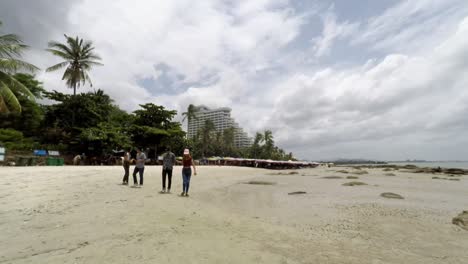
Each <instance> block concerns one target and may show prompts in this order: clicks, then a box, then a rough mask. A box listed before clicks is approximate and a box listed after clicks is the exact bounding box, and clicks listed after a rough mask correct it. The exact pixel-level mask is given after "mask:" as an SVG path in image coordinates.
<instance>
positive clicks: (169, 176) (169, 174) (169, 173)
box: [166, 169, 172, 191]
mask: <svg viewBox="0 0 468 264" xmlns="http://www.w3.org/2000/svg"><path fill="white" fill-rule="evenodd" d="M166 171H167V179H168V181H169V182H168V184H167V191H170V190H171V184H172V170H169V169H168V170H166Z"/></svg>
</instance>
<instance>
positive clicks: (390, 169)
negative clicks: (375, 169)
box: [383, 168, 393, 171]
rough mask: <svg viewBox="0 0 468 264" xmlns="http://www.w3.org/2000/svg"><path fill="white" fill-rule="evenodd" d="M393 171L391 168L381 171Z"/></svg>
mask: <svg viewBox="0 0 468 264" xmlns="http://www.w3.org/2000/svg"><path fill="white" fill-rule="evenodd" d="M392 170H393V169H392V168H385V169H383V171H392Z"/></svg>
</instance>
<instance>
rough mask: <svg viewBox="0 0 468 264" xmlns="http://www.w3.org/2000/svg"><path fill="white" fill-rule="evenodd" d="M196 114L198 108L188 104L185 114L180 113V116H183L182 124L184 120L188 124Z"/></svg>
mask: <svg viewBox="0 0 468 264" xmlns="http://www.w3.org/2000/svg"><path fill="white" fill-rule="evenodd" d="M197 112H198V107H196V106H194V105H193V104H189V106H188V107H187V112H183V113H182V116H183V118H182V122H184V121H185V119H187V122H189V123H190V121H191V120H192V119H196V118H197V115H196V113H197Z"/></svg>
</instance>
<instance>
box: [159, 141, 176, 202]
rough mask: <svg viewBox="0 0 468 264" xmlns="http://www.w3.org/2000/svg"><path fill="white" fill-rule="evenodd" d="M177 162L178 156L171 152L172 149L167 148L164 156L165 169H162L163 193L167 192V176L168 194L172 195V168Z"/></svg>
mask: <svg viewBox="0 0 468 264" xmlns="http://www.w3.org/2000/svg"><path fill="white" fill-rule="evenodd" d="M175 162H176V156H175V155H174V153H172V152H171V149H170V148H167V150H166V153H164V154H163V168H162V191H161V193H165V192H166V176H167V179H168V185H167V193H171V183H172V168H173V167H174V164H175Z"/></svg>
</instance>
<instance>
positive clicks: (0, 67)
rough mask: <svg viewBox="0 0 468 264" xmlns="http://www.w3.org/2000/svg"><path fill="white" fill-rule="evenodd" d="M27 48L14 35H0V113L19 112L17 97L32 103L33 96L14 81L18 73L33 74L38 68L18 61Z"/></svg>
mask: <svg viewBox="0 0 468 264" xmlns="http://www.w3.org/2000/svg"><path fill="white" fill-rule="evenodd" d="M1 26H2V22H1V21H0V27H1ZM27 48H28V46H26V45H24V44H23V42H22V40H21V38H20V37H18V36H16V35H14V34H6V35H0V112H1V113H8V112H17V113H20V112H21V102H20V101H19V100H18V98H17V97H18V96H19V95H23V96H24V97H25V98H27V99H28V100H31V101H33V100H34V95H33V94H32V93H31V92H30V90H29V89H28V88H27V87H26V86H24V85H23V84H22V83H21V82H19V81H18V80H16V79H15V77H14V76H13V74H14V73H16V72H18V71H29V72H34V71H36V70H38V68H37V67H36V66H34V65H32V64H30V63H27V62H25V61H23V60H20V59H19V58H21V55H22V54H23V52H24V51H25V50H26V49H27Z"/></svg>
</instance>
